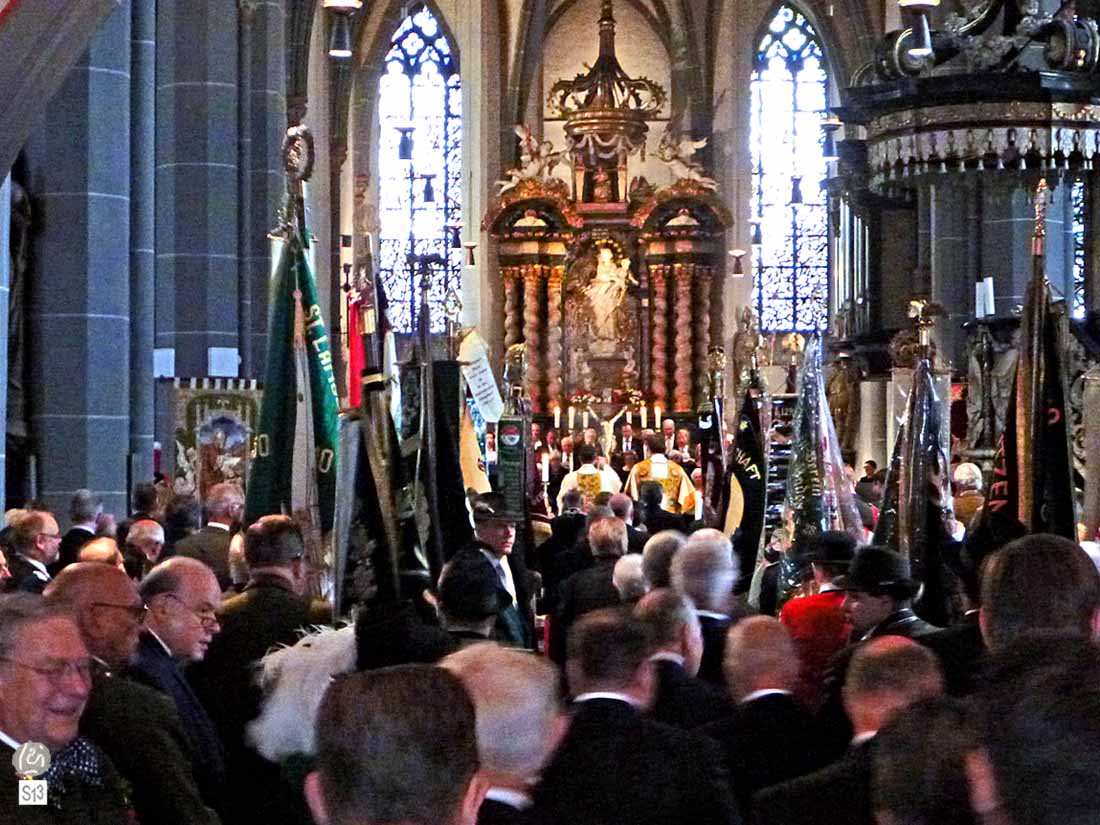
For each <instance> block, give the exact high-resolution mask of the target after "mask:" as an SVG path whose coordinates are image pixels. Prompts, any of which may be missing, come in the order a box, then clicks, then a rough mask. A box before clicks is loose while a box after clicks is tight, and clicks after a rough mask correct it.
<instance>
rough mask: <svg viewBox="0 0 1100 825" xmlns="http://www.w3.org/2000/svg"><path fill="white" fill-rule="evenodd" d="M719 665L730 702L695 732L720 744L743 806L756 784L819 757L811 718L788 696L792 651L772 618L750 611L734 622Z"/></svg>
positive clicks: (794, 663)
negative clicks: (728, 709) (724, 712)
mask: <svg viewBox="0 0 1100 825" xmlns="http://www.w3.org/2000/svg"><path fill="white" fill-rule="evenodd" d="M725 669H726V679H727V681H728V682H729V686H730V694H731V696H732V698H733V700H734V702H735V703H736V707H735V709H734V710H733V713H732V714H730V715H729V716H728V717H727V718H726V719H723V720H722V721H720V722H716V723H714V724H711V725H707V726H706V727H704V728H702V729H701V730H700V733H705V734H707V735H708V736H711V737H713V738H714V739H715V740H716V741H717V742H719V743H720V744H721V745H722V747H723V749H724V750H725V753H726V759H727V765H729V768H730V774H731V777H732V780H733V793H734V796H735V797H736V798H737V801H738V802H739V803H740V805H741V809H742V810H748V809H749V802H750V800H751V799H752V795H753V794H754V793H756V792H757V791H758V790H760V789H761V788H766V787H768V786H769V785H775V784H776V783H778V782H783V781H785V780H787V779H793V778H794V777H796V776H802V775H803V774H807V773H809V772H810V771H812V770H814V769H815V768H817V767H819V766H820V765H821V764H822V762H821V760H820V758H819V757H818V755H817V752H816V745H817V741H816V737H815V734H814V730H815V728H814V723H813V719H812V718H811V717H810V715H809V714H808V713H807V712H806V711H805V710H804V709H803V708H802V706H801V705H799V703H798V701H797V700H796V699H795V698H794V693H793V691H794V686H795V683H796V682H797V681H798V654H797V653H796V652H795V648H794V645H793V644H792V643H791V639H790V637H789V636H788V635H787V631H786V629H785V628H784V627H783V625H781V624H780V623H779V621H778V620H777V619H773V618H772V617H771V616H751V617H749V618H747V619H742V620H741V621H740V622H738V623H737V624H736V625H734V627H733V629H731V630H730V632H729V639H728V640H727V642H726V661H725Z"/></svg>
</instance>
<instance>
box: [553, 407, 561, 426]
mask: <svg viewBox="0 0 1100 825" xmlns="http://www.w3.org/2000/svg"><path fill="white" fill-rule="evenodd" d="M554 429H555V430H560V429H561V407H559V406H557V405H556V404H555V405H554Z"/></svg>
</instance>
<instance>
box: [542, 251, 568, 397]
mask: <svg viewBox="0 0 1100 825" xmlns="http://www.w3.org/2000/svg"><path fill="white" fill-rule="evenodd" d="M545 269H546V272H547V289H546V319H547V323H546V400H547V405H548V406H552V405H554V404H562V350H561V338H562V324H563V323H564V318H563V317H562V293H561V290H562V282H563V281H564V280H565V267H564V266H553V267H549V266H548V267H546V268H545ZM563 406H564V405H563Z"/></svg>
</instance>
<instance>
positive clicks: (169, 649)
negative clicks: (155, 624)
mask: <svg viewBox="0 0 1100 825" xmlns="http://www.w3.org/2000/svg"><path fill="white" fill-rule="evenodd" d="M145 629H146V630H147V631H148V632H149V635H150V636H152V637H153V638H154V639H156V640H157V642H159V643H160V646H161V647H163V648H164V652H165V653H167V654H168V655H169V656H170V657H171V658H173V659H175V658H176V657H175V656H173V655H172V650H171V648H169V647H168V645H166V644H165V643H164V639H162V638H161V637H160V636H158V635H157V632H156V631H155V630H153V628H151V627H149V626H148V625H146V627H145Z"/></svg>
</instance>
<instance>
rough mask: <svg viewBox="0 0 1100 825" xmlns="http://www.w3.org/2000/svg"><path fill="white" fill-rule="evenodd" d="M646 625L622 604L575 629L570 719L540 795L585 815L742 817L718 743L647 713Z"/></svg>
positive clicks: (573, 815)
mask: <svg viewBox="0 0 1100 825" xmlns="http://www.w3.org/2000/svg"><path fill="white" fill-rule="evenodd" d="M651 652H652V650H651V644H650V640H649V634H648V633H647V632H646V629H645V626H644V625H643V624H641V623H640V622H639V621H637V620H636V619H633V618H632V617H630V616H627V615H624V614H623V613H622V612H621V611H618V610H600V611H596V612H594V613H590V614H588V615H587V616H585V617H584V618H582V619H581V620H580V621H579V622H578V623H577V624H576V626H575V627H574V628H573V632H572V633H571V634H570V636H569V651H568V663H567V672H568V675H569V683H570V685H571V686H572V688H573V690H574V692H575V696H576V698H575V699H574V702H573V710H572V722H571V724H570V726H569V732H568V733H567V734H566V735H565V738H564V740H563V741H562V744H561V746H560V747H559V748H558V750H557V752H556V753H555V754H554V756H553V758H552V759H551V760H550V763H549V765H547V767H546V769H545V770H544V771H543V775H542V782H541V783H540V784H539V785H538V786H537V787H536V789H535V794H534V799H535V804H537V805H543V806H545V807H546V809H547V810H548V811H549V812H550V814H551V815H552V816H553V817H554V818H555V819H556V820H557V821H560V822H574V823H581V825H590V824H591V825H595V823H600V824H601V825H620V824H621V825H627V823H629V825H665V824H666V823H668V825H672V824H673V823H675V825H679V823H684V822H691V823H694V825H719V823H721V825H730V823H736V822H739V821H740V819H739V817H738V816H737V813H736V809H735V807H734V804H733V800H732V798H731V797H730V793H729V787H728V784H727V777H726V775H725V770H724V768H723V764H722V758H721V755H720V754H719V752H718V748H717V746H716V745H715V744H714V743H713V742H710V741H709V740H707V739H706V738H705V737H701V736H698V735H695V734H693V733H689V732H687V731H681V730H677V729H676V728H673V727H671V726H668V725H663V724H661V723H660V722H655V721H653V720H651V719H647V718H646V717H645V716H644V715H643V714H644V711H645V709H646V707H647V706H648V705H649V704H650V703H651V701H652V697H653V689H654V682H655V677H654V673H653V663H652V662H650V661H649V656H650V654H651Z"/></svg>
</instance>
